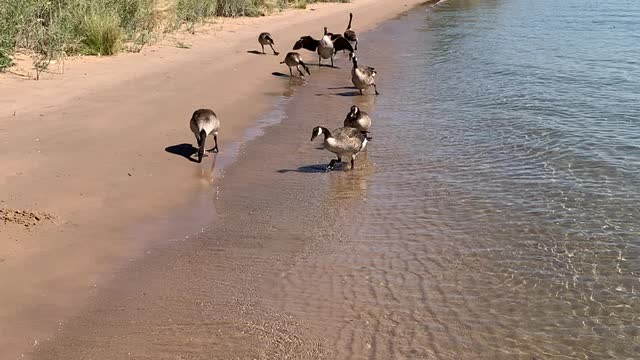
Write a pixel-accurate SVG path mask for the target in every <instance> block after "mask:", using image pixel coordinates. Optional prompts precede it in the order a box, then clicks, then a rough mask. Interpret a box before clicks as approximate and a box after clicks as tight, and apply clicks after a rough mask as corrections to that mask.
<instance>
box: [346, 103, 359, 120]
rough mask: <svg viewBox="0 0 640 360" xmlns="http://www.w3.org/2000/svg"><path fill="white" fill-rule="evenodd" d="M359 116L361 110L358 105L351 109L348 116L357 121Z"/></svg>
mask: <svg viewBox="0 0 640 360" xmlns="http://www.w3.org/2000/svg"><path fill="white" fill-rule="evenodd" d="M359 114H360V108H358V106H356V105H353V106H352V107H351V111H349V114H348V115H347V116H348V117H350V118H352V119H355V118H357V117H358V115H359Z"/></svg>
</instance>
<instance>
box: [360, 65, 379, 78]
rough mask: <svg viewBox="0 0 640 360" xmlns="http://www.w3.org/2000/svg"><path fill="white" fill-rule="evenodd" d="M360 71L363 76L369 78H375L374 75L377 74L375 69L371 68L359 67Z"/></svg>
mask: <svg viewBox="0 0 640 360" xmlns="http://www.w3.org/2000/svg"><path fill="white" fill-rule="evenodd" d="M360 71H362V72H363V73H364V74H365V75H367V76H371V77H373V76H376V74H377V73H378V72H377V71H376V69H375V68H372V67H371V66H360Z"/></svg>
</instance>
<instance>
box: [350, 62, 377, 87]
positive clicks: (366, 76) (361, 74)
mask: <svg viewBox="0 0 640 360" xmlns="http://www.w3.org/2000/svg"><path fill="white" fill-rule="evenodd" d="M351 61H353V68H351V82H352V83H353V85H354V86H355V87H356V88H357V89H358V90H360V95H362V94H363V91H364V90H366V89H368V88H369V87H370V86H373V89H374V90H375V92H376V95H380V93H378V87H377V86H376V75H377V74H378V72H377V71H376V69H374V68H372V67H370V66H358V58H357V57H355V56H353V57H352V58H351Z"/></svg>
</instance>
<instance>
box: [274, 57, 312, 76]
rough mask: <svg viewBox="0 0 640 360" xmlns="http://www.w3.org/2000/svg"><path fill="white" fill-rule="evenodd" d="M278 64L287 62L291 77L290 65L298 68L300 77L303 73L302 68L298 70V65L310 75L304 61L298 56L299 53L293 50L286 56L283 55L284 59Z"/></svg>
mask: <svg viewBox="0 0 640 360" xmlns="http://www.w3.org/2000/svg"><path fill="white" fill-rule="evenodd" d="M280 64H287V66H288V67H289V74H290V75H291V77H293V72H292V71H291V68H292V67H295V68H296V69H297V70H298V72H299V73H300V76H301V77H303V76H304V73H303V72H302V70H300V66H302V67H303V68H304V70H305V71H306V72H307V74H309V75H311V72H310V71H309V67H308V66H307V64H305V63H304V61H302V57H301V56H300V54H298V53H297V52H295V51H292V52H290V53H288V54H287V56H285V57H284V60H283V61H281V62H280Z"/></svg>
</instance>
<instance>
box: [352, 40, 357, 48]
mask: <svg viewBox="0 0 640 360" xmlns="http://www.w3.org/2000/svg"><path fill="white" fill-rule="evenodd" d="M353 50H358V40H356V47H355V48H353Z"/></svg>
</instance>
